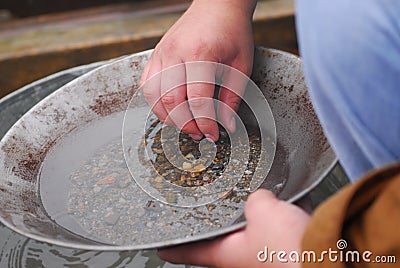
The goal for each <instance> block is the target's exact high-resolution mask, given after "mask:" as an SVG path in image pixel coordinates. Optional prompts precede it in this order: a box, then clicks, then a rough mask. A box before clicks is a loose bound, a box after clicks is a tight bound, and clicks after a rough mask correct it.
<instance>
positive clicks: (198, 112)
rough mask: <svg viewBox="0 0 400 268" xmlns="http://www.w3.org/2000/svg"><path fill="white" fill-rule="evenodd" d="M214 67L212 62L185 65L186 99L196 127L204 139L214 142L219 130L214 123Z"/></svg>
mask: <svg viewBox="0 0 400 268" xmlns="http://www.w3.org/2000/svg"><path fill="white" fill-rule="evenodd" d="M215 71H216V66H215V64H214V63H212V62H192V63H187V64H186V79H187V83H188V84H187V97H188V102H189V106H190V109H191V111H192V114H193V117H194V119H195V121H196V124H197V127H198V128H199V129H200V131H201V132H202V133H203V134H204V136H206V138H208V139H210V140H213V141H216V140H218V138H219V130H218V125H217V122H216V121H215V109H214V100H213V96H214V89H215Z"/></svg>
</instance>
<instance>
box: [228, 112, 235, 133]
mask: <svg viewBox="0 0 400 268" xmlns="http://www.w3.org/2000/svg"><path fill="white" fill-rule="evenodd" d="M235 129H236V120H235V117H234V116H232V118H231V120H230V121H229V130H230V132H235Z"/></svg>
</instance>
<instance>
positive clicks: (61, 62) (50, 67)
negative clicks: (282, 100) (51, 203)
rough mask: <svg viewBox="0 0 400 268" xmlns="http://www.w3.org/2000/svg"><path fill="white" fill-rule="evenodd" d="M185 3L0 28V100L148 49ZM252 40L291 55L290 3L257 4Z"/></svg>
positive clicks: (148, 4)
mask: <svg viewBox="0 0 400 268" xmlns="http://www.w3.org/2000/svg"><path fill="white" fill-rule="evenodd" d="M190 2H191V1H189V0H172V1H162V0H156V1H141V2H131V3H119V4H114V5H112V6H101V7H93V8H89V9H82V10H78V11H69V12H63V13H57V14H47V15H41V16H35V17H28V18H24V19H16V20H8V21H3V22H0V97H2V96H4V95H6V94H8V93H10V92H12V91H13V90H15V89H18V88H20V87H22V86H24V85H26V84H28V83H30V82H33V81H35V80H37V79H39V78H42V77H45V76H47V75H49V74H52V73H55V72H57V71H60V70H63V69H66V68H70V67H73V66H78V65H82V64H86V63H90V62H95V61H99V60H105V59H110V58H113V57H118V56H121V55H125V54H130V53H134V52H138V51H142V50H146V49H149V48H153V47H154V46H155V44H157V42H158V41H159V40H160V38H161V37H162V36H163V34H164V33H165V32H166V31H167V30H168V29H169V27H170V26H171V25H172V24H173V23H174V22H175V21H176V20H177V19H178V18H179V17H180V15H181V14H182V13H183V12H184V11H185V10H186V9H187V7H188V6H189V5H190ZM253 21H254V22H253V23H254V38H255V42H256V44H257V45H263V46H268V47H273V48H278V49H282V50H285V51H290V52H293V53H297V42H296V34H295V27H294V5H293V0H265V1H259V3H258V5H257V8H256V12H255V15H254V20H253Z"/></svg>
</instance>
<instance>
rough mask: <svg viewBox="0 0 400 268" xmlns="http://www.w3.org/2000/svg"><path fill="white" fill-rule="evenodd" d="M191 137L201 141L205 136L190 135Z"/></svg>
mask: <svg viewBox="0 0 400 268" xmlns="http://www.w3.org/2000/svg"><path fill="white" fill-rule="evenodd" d="M189 136H190V137H191V138H192V139H194V140H200V139H201V138H203V135H200V134H189Z"/></svg>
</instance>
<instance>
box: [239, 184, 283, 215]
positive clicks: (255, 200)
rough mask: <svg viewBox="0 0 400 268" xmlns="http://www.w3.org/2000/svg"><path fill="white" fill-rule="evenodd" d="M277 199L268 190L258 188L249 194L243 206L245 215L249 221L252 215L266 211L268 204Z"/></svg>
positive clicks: (273, 202)
mask: <svg viewBox="0 0 400 268" xmlns="http://www.w3.org/2000/svg"><path fill="white" fill-rule="evenodd" d="M277 201H279V199H278V198H277V197H276V196H275V195H274V193H272V192H271V191H269V190H266V189H258V190H257V191H255V192H254V193H252V194H250V195H249V197H248V199H247V201H246V206H245V211H244V213H245V217H246V219H247V220H248V221H249V222H251V221H252V220H253V218H254V217H258V215H260V214H261V213H264V212H265V211H268V206H267V205H266V204H268V205H271V204H275V203H276V202H277Z"/></svg>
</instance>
